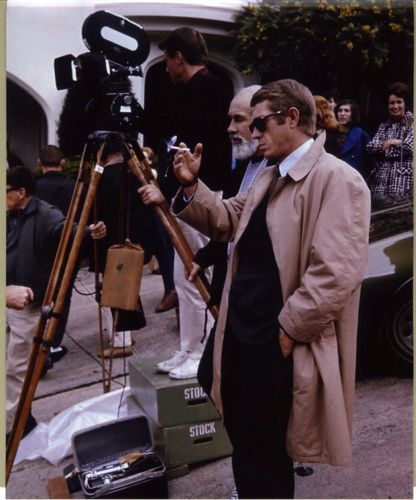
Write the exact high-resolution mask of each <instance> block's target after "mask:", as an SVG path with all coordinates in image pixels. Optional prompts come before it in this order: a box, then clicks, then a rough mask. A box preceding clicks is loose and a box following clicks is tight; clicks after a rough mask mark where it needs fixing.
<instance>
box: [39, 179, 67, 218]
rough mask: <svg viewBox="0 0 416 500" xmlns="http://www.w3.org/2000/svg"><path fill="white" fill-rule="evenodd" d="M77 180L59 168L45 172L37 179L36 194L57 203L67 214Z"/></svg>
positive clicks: (42, 198)
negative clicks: (58, 169) (70, 177)
mask: <svg viewBox="0 0 416 500" xmlns="http://www.w3.org/2000/svg"><path fill="white" fill-rule="evenodd" d="M74 187H75V182H74V181H72V180H71V179H68V177H67V176H66V175H65V174H64V173H63V172H59V171H57V170H51V171H49V172H45V173H44V174H43V175H41V177H39V178H38V179H37V180H36V193H35V194H36V196H37V197H38V198H40V199H41V200H44V201H47V202H48V203H50V204H51V205H55V207H58V208H59V210H60V211H61V212H62V213H63V214H64V215H66V214H67V213H68V208H69V204H70V203H71V198H72V193H73V192H74Z"/></svg>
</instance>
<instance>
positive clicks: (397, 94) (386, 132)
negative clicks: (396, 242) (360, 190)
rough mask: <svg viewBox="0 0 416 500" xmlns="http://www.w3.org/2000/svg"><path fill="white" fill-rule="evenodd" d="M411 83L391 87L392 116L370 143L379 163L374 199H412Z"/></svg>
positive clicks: (380, 127)
mask: <svg viewBox="0 0 416 500" xmlns="http://www.w3.org/2000/svg"><path fill="white" fill-rule="evenodd" d="M408 95H409V87H408V86H407V85H406V84H405V83H401V82H396V83H393V84H392V85H390V87H389V88H388V111H389V115H390V116H389V119H388V120H387V121H385V122H383V123H381V124H380V126H379V128H378V130H377V133H376V135H375V136H374V137H373V139H372V140H371V141H370V142H369V143H368V144H367V152H368V154H369V155H371V156H372V157H373V159H374V161H375V164H376V167H375V171H374V172H373V178H372V179H371V180H370V189H371V195H372V199H373V201H374V202H381V201H398V200H403V199H413V114H412V113H411V112H410V111H406V101H405V99H406V98H407V96H408Z"/></svg>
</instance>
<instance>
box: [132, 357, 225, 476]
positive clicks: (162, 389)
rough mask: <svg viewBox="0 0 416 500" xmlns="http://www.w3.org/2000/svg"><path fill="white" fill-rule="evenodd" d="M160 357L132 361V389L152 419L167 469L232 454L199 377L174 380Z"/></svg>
mask: <svg viewBox="0 0 416 500" xmlns="http://www.w3.org/2000/svg"><path fill="white" fill-rule="evenodd" d="M157 361H160V360H159V359H158V360H156V359H146V360H132V361H130V391H131V396H132V398H133V399H134V401H131V402H130V410H129V411H132V412H134V411H135V410H134V408H133V407H134V406H135V404H136V403H137V405H138V406H139V407H140V408H141V409H142V410H143V412H144V413H145V415H146V416H147V417H148V418H149V419H150V421H151V424H152V430H153V435H154V440H155V451H156V453H158V455H159V456H160V458H161V459H162V460H163V462H164V464H165V465H166V467H167V469H168V470H169V469H174V468H178V467H181V466H184V465H189V464H191V463H195V462H201V461H204V460H209V459H213V458H219V457H224V456H228V455H230V454H231V451H232V448H231V444H230V441H229V439H228V436H227V433H226V431H225V428H224V426H223V423H222V421H221V418H220V415H219V414H218V412H217V411H216V409H215V407H214V405H213V404H212V403H211V401H210V400H209V398H208V396H207V395H206V394H205V393H204V391H203V389H202V388H201V386H200V385H199V384H198V382H197V380H196V379H195V378H193V379H187V380H172V379H171V378H169V376H168V375H167V374H161V373H158V372H157V371H156V368H155V365H156V363H157Z"/></svg>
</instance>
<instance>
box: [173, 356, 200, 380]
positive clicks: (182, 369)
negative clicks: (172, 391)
mask: <svg viewBox="0 0 416 500" xmlns="http://www.w3.org/2000/svg"><path fill="white" fill-rule="evenodd" d="M199 361H200V360H199V359H190V358H188V359H187V360H186V361H185V363H183V364H181V365H180V366H178V367H176V368H174V369H173V370H171V371H170V372H169V377H170V378H174V379H179V380H180V379H186V378H194V377H196V374H197V372H198V366H199Z"/></svg>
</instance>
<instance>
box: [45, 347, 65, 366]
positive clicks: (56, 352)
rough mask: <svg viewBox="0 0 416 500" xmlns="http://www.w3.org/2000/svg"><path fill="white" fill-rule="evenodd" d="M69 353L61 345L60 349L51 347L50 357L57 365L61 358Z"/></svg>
mask: <svg viewBox="0 0 416 500" xmlns="http://www.w3.org/2000/svg"><path fill="white" fill-rule="evenodd" d="M52 349H53V350H52ZM67 352H68V349H67V348H66V347H65V346H64V345H61V346H59V347H51V350H50V352H49V356H50V358H51V360H52V361H53V362H54V363H57V362H58V361H59V360H60V359H61V358H63V357H64V356H65V354H66V353H67Z"/></svg>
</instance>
